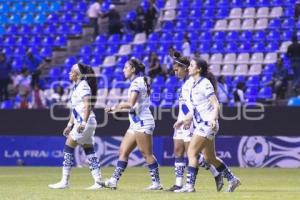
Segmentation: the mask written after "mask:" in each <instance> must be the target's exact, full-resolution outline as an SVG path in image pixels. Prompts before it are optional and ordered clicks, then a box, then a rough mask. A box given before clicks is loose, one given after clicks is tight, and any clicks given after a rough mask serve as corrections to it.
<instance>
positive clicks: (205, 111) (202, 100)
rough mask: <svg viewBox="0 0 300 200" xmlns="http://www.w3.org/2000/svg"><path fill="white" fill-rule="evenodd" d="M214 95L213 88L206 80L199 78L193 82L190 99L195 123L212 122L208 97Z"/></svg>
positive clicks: (211, 108)
mask: <svg viewBox="0 0 300 200" xmlns="http://www.w3.org/2000/svg"><path fill="white" fill-rule="evenodd" d="M214 94H215V91H214V87H213V85H212V84H211V82H210V81H209V80H208V79H207V78H204V77H200V79H199V80H197V81H195V82H194V84H193V86H192V91H191V96H190V99H191V102H192V104H193V107H194V122H195V123H200V122H202V121H211V120H213V112H212V111H213V106H212V105H211V103H210V101H209V97H210V96H211V95H214Z"/></svg>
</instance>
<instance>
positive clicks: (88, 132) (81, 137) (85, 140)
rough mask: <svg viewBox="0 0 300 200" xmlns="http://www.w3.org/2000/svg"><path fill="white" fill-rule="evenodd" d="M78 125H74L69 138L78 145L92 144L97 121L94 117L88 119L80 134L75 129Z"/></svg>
mask: <svg viewBox="0 0 300 200" xmlns="http://www.w3.org/2000/svg"><path fill="white" fill-rule="evenodd" d="M79 125H80V124H78V123H75V125H74V127H73V129H72V131H71V133H70V136H71V138H72V139H73V140H74V141H76V142H77V143H78V144H80V145H83V144H94V135H95V130H96V127H97V121H96V119H95V118H94V117H92V118H90V119H89V120H88V122H87V124H86V127H85V129H84V130H83V132H82V133H78V132H77V128H78V126H79Z"/></svg>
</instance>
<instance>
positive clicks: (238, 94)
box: [233, 82, 245, 105]
mask: <svg viewBox="0 0 300 200" xmlns="http://www.w3.org/2000/svg"><path fill="white" fill-rule="evenodd" d="M233 98H234V103H235V104H236V105H242V104H243V103H244V102H245V97H244V83H243V82H238V84H237V86H236V89H235V90H234V92H233Z"/></svg>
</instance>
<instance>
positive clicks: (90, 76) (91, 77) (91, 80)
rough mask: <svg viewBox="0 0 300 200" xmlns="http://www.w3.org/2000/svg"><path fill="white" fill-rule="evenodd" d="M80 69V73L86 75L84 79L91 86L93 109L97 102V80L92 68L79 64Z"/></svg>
mask: <svg viewBox="0 0 300 200" xmlns="http://www.w3.org/2000/svg"><path fill="white" fill-rule="evenodd" d="M78 68H79V70H80V72H81V73H82V74H83V75H84V77H83V79H85V80H86V82H87V83H88V84H89V86H90V88H91V91H92V98H91V102H92V107H94V105H95V102H96V100H97V79H96V75H95V72H94V70H93V68H92V67H90V66H88V65H85V64H83V63H78Z"/></svg>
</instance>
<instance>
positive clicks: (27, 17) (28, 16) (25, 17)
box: [21, 13, 33, 24]
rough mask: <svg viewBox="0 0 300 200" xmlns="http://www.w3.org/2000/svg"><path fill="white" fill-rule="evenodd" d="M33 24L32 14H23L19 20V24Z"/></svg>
mask: <svg viewBox="0 0 300 200" xmlns="http://www.w3.org/2000/svg"><path fill="white" fill-rule="evenodd" d="M32 23H33V15H32V14H29V13H27V14H25V15H23V17H22V18H21V24H32Z"/></svg>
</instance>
